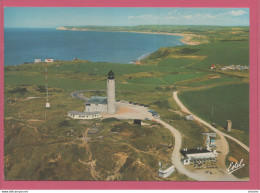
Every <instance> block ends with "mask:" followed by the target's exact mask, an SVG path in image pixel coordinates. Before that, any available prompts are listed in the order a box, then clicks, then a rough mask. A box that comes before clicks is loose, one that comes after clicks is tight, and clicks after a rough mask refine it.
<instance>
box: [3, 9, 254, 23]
mask: <svg viewBox="0 0 260 193" xmlns="http://www.w3.org/2000/svg"><path fill="white" fill-rule="evenodd" d="M152 24H157V25H158V24H159V25H221V26H248V25H249V9H248V8H90V7H78V8H75V7H67V8H64V7H63V8H58V7H6V8H5V9H4V26H5V28H57V27H60V26H83V25H99V26H135V25H152Z"/></svg>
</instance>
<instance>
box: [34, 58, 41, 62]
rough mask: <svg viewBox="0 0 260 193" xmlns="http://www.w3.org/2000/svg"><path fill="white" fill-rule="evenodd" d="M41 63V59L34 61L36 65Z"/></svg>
mask: <svg viewBox="0 0 260 193" xmlns="http://www.w3.org/2000/svg"><path fill="white" fill-rule="evenodd" d="M40 62H42V60H41V59H34V63H40Z"/></svg>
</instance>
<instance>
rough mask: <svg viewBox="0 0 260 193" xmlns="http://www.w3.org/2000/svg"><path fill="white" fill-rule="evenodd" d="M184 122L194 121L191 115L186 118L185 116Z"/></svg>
mask: <svg viewBox="0 0 260 193" xmlns="http://www.w3.org/2000/svg"><path fill="white" fill-rule="evenodd" d="M186 120H188V121H193V120H194V117H193V115H187V116H186Z"/></svg>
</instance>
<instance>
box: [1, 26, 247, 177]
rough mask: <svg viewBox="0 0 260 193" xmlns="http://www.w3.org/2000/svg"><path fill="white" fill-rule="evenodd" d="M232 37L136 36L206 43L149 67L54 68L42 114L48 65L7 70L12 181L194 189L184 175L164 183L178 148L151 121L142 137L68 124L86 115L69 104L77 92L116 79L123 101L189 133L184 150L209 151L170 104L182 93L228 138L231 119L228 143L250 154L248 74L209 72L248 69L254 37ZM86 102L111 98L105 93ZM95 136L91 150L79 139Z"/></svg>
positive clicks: (209, 30) (209, 31) (137, 132)
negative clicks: (76, 114) (172, 184)
mask: <svg viewBox="0 0 260 193" xmlns="http://www.w3.org/2000/svg"><path fill="white" fill-rule="evenodd" d="M157 27H158V26H157ZM233 28H234V27H217V26H215V27H214V26H208V27H203V26H202V27H201V28H198V26H197V27H193V26H182V27H176V26H175V27H173V26H172V27H170V26H161V27H160V28H156V27H155V26H149V29H148V28H147V26H140V27H138V29H137V28H135V29H134V30H137V31H138V30H140V31H141V30H144V29H146V30H151V31H156V32H173V31H175V32H176V31H177V32H183V33H193V34H197V35H199V34H202V35H203V36H206V39H207V43H206V44H201V45H196V46H188V45H186V46H179V47H169V48H160V49H159V50H158V51H156V52H155V53H153V54H151V55H150V56H148V57H147V58H145V59H143V60H142V61H141V63H142V64H143V65H135V64H117V63H104V62H103V63H94V62H91V61H81V60H77V61H55V62H53V63H48V86H49V93H50V103H51V108H50V109H46V108H45V102H46V98H45V97H46V90H45V68H44V63H38V64H22V65H19V66H7V67H5V68H4V72H5V73H4V80H5V83H4V99H5V102H4V107H5V108H4V114H5V138H4V144H5V147H4V148H5V179H7V180H170V181H180V180H182V181H190V180H192V179H189V178H188V177H186V176H184V175H182V174H180V173H178V172H176V173H174V174H173V175H171V176H170V177H169V178H167V179H161V178H159V177H158V174H157V171H158V161H162V162H164V163H170V155H171V152H172V150H173V147H171V145H172V143H173V140H174V138H173V136H172V135H171V133H170V132H169V131H168V130H167V129H165V128H163V127H161V126H160V125H157V124H155V123H153V122H150V121H148V122H147V123H148V125H146V126H142V127H141V126H136V125H133V123H132V121H129V120H125V121H119V120H104V121H97V120H92V121H85V122H82V121H78V120H72V119H70V118H68V117H67V111H69V110H77V111H83V110H84V102H83V101H80V100H77V99H73V98H71V96H70V94H71V93H72V92H74V91H77V90H89V89H90V90H92V89H93V90H106V78H107V73H108V71H109V70H113V71H114V72H115V76H116V99H117V100H126V101H133V102H137V103H142V104H146V105H149V108H150V109H153V110H155V111H156V112H158V113H159V114H160V116H161V118H162V119H163V120H164V121H166V122H168V123H169V124H171V125H173V126H174V127H176V128H177V129H178V130H179V131H180V132H181V133H182V137H183V144H182V146H183V147H187V148H195V147H202V146H205V142H204V138H203V135H202V133H203V132H207V131H209V130H208V129H207V128H206V127H204V126H202V125H200V124H198V123H196V122H190V121H186V120H185V114H184V113H182V112H180V111H179V107H178V105H177V104H176V102H175V101H174V100H173V97H172V92H173V91H176V90H178V91H180V93H181V94H180V98H181V100H182V101H183V102H184V104H185V105H187V106H188V108H190V109H191V110H192V111H193V112H194V113H195V114H197V115H199V116H200V117H202V118H203V119H205V120H207V121H209V122H215V123H217V126H218V129H220V130H221V131H223V132H226V131H225V130H224V129H223V127H224V126H225V121H226V120H227V119H231V120H232V121H233V129H232V131H231V132H230V133H229V134H230V135H232V136H234V137H236V138H237V139H239V140H241V141H243V142H244V143H246V144H248V143H249V138H248V135H249V126H248V114H249V111H248V106H249V100H248V95H249V90H248V88H249V85H248V82H249V73H248V71H244V72H241V71H239V72H238V71H225V72H224V71H221V70H219V69H217V70H210V69H209V68H210V66H211V65H212V64H218V65H219V66H220V67H221V66H223V65H231V64H235V65H238V64H241V65H248V64H249V59H248V28H247V27H239V30H238V28H234V29H233ZM82 29H84V28H82ZM91 29H93V30H94V29H95V27H94V26H93V27H91ZM103 30H105V31H108V30H111V31H118V30H119V31H120V30H126V29H124V28H122V29H118V28H117V27H115V29H111V28H110V29H108V28H104V29H103ZM129 30H133V29H129ZM234 32H235V33H234ZM234 34H235V35H234ZM227 40H228V41H227ZM203 41H204V40H203ZM203 41H202V42H203ZM204 43H205V42H204ZM85 94H86V96H92V95H102V96H105V95H106V93H105V92H89V93H85ZM27 97H39V98H35V99H31V100H28V98H27ZM212 108H213V114H212ZM234 109H235V110H234ZM92 127H98V128H100V132H99V133H97V134H92V135H91V136H89V134H88V137H89V138H91V140H89V141H87V142H83V141H82V140H81V139H79V136H80V135H83V134H84V133H85V132H86V130H88V129H90V128H92ZM71 130H74V132H73V133H71ZM101 136H103V137H101ZM231 148H232V147H231ZM232 151H235V150H234V149H232V150H231V152H232ZM245 156H247V155H245ZM245 159H246V158H245ZM28 166H29V167H28ZM113 171H114V173H113Z"/></svg>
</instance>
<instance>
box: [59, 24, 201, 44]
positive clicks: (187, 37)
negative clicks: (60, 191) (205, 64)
mask: <svg viewBox="0 0 260 193" xmlns="http://www.w3.org/2000/svg"><path fill="white" fill-rule="evenodd" d="M56 30H64V31H104V32H128V33H139V34H159V35H174V36H181V37H182V38H181V39H180V41H181V42H182V43H184V44H186V45H199V44H201V42H200V41H197V40H194V39H193V38H196V37H197V38H200V37H202V35H196V34H188V33H167V32H149V31H105V30H89V29H77V28H71V29H67V28H65V27H58V28H56Z"/></svg>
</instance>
